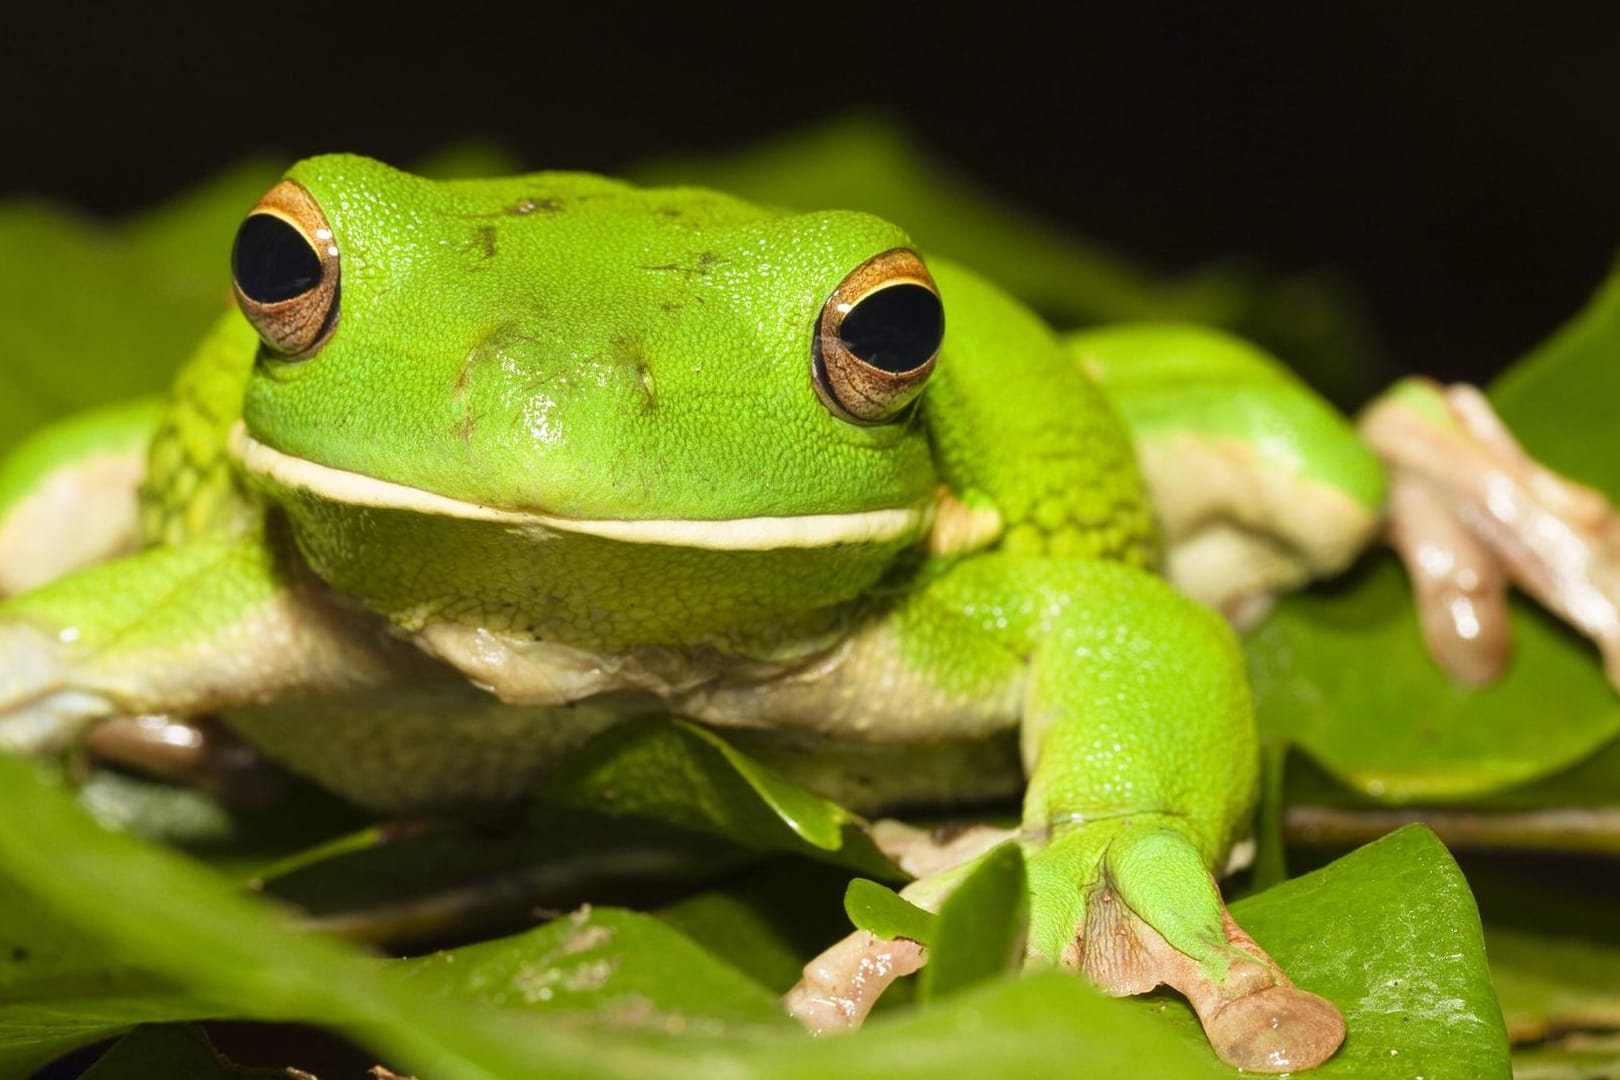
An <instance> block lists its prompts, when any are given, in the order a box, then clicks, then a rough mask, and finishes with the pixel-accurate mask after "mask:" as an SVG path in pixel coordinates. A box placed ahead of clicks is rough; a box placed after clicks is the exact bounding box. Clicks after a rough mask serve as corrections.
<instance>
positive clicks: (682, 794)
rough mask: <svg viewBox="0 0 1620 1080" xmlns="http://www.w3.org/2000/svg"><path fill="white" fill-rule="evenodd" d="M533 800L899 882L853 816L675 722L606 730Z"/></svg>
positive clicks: (714, 736) (693, 728)
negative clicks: (648, 821) (664, 825)
mask: <svg viewBox="0 0 1620 1080" xmlns="http://www.w3.org/2000/svg"><path fill="white" fill-rule="evenodd" d="M542 796H543V797H544V798H546V799H548V800H551V801H553V802H557V803H560V804H563V805H571V806H579V807H588V808H590V809H594V810H598V811H600V812H602V813H607V814H613V815H634V816H640V817H650V818H654V819H657V820H659V821H666V822H671V823H673V824H677V825H682V826H685V827H687V828H691V829H698V830H701V831H704V832H710V833H713V834H715V835H718V836H723V837H725V838H727V839H729V840H732V841H735V842H736V843H739V844H743V845H745V846H747V847H751V848H755V849H757V850H761V851H784V852H792V853H794V854H799V855H808V856H810V857H811V858H816V859H822V860H825V861H828V862H834V863H837V864H838V865H840V866H847V867H850V868H851V869H854V870H859V871H861V872H862V873H865V874H868V875H871V876H873V877H879V878H885V879H887V880H890V881H894V880H904V878H905V876H906V875H905V874H904V873H903V872H902V871H901V870H900V869H899V868H898V867H896V866H895V865H894V864H893V863H891V862H890V861H889V859H888V858H887V857H886V856H885V855H883V853H882V852H880V851H879V850H878V849H877V846H876V845H875V844H874V843H873V842H872V838H871V837H870V836H869V835H868V834H867V832H866V823H865V822H864V821H863V820H861V819H860V818H859V817H857V816H855V815H854V814H852V813H850V812H849V811H848V810H845V809H844V808H843V807H841V806H839V805H838V804H837V803H833V802H829V801H828V800H826V799H823V798H822V797H821V796H819V795H815V794H812V793H811V792H809V791H807V790H805V789H804V788H802V787H800V786H798V785H797V784H795V783H793V782H792V781H791V780H788V779H787V778H786V777H783V776H782V775H780V774H779V773H777V772H775V771H774V770H771V769H768V768H766V767H765V766H763V765H761V764H759V763H758V762H756V761H753V760H752V759H751V758H748V757H746V756H745V755H744V754H742V752H740V751H739V750H737V749H736V748H735V747H733V746H732V745H731V744H730V743H728V742H726V741H725V739H723V738H721V737H720V736H719V735H717V734H715V733H714V732H712V731H709V730H707V729H705V728H700V727H697V726H696V725H694V724H689V723H685V722H682V721H674V720H647V721H632V722H630V723H625V724H619V725H617V726H616V727H612V728H609V729H608V730H607V731H604V732H603V733H602V734H600V735H598V736H597V737H596V738H594V739H592V740H591V741H590V742H589V743H587V744H586V745H585V746H584V747H583V748H581V749H580V750H578V751H576V752H575V753H574V754H573V755H572V756H571V757H569V758H568V760H567V761H565V762H564V763H563V764H562V765H561V766H560V767H559V768H558V769H557V771H556V772H555V773H553V774H552V775H551V776H549V777H547V779H546V783H545V786H544V790H543V791H542Z"/></svg>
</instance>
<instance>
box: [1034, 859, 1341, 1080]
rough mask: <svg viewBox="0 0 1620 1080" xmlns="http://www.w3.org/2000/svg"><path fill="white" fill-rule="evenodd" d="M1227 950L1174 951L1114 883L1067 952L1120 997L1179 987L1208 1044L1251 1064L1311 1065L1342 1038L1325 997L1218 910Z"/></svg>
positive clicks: (1290, 1068) (1266, 1069)
mask: <svg viewBox="0 0 1620 1080" xmlns="http://www.w3.org/2000/svg"><path fill="white" fill-rule="evenodd" d="M1222 924H1223V928H1224V931H1225V939H1226V940H1225V946H1226V948H1225V949H1223V950H1221V952H1222V953H1224V955H1221V956H1219V958H1218V959H1216V960H1214V962H1211V960H1210V959H1209V958H1208V957H1206V958H1205V959H1203V960H1202V961H1200V960H1196V959H1194V958H1193V957H1192V956H1190V955H1188V954H1187V953H1184V952H1182V951H1180V950H1179V949H1177V948H1175V947H1174V946H1173V945H1171V944H1170V943H1169V942H1168V941H1166V940H1165V938H1164V935H1162V934H1160V933H1159V932H1158V931H1157V930H1155V929H1153V927H1151V926H1149V925H1148V924H1147V923H1146V922H1145V921H1144V920H1143V919H1142V918H1141V917H1140V916H1139V915H1137V914H1136V913H1135V912H1134V911H1132V910H1131V909H1130V908H1129V906H1127V905H1126V904H1125V903H1124V902H1122V901H1121V900H1120V899H1119V897H1118V896H1117V895H1116V894H1114V893H1113V892H1112V891H1111V890H1105V891H1103V892H1101V893H1099V894H1097V895H1096V896H1095V897H1094V898H1093V900H1092V902H1091V903H1090V905H1089V907H1088V913H1087V919H1086V928H1085V932H1084V933H1083V934H1082V935H1081V936H1080V937H1079V938H1078V939H1077V940H1076V942H1075V947H1074V952H1073V953H1072V954H1069V955H1066V956H1065V957H1064V960H1065V965H1066V966H1071V965H1072V966H1077V967H1079V968H1080V970H1082V971H1084V972H1085V974H1086V976H1087V977H1088V978H1090V979H1091V981H1092V982H1093V983H1094V984H1096V986H1097V987H1098V988H1099V989H1101V990H1102V991H1103V992H1104V993H1108V994H1113V995H1115V996H1117V997H1124V996H1129V995H1133V994H1145V993H1147V992H1148V991H1150V990H1153V989H1155V988H1157V987H1159V986H1169V987H1171V988H1172V989H1174V990H1176V991H1178V992H1180V993H1181V994H1182V996H1184V997H1185V998H1186V999H1187V1001H1188V1003H1189V1004H1191V1005H1192V1007H1193V1011H1194V1012H1196V1013H1197V1014H1198V1020H1199V1022H1200V1023H1201V1024H1203V1027H1204V1035H1205V1037H1206V1038H1208V1039H1209V1044H1210V1047H1211V1049H1213V1050H1214V1051H1215V1054H1216V1056H1217V1057H1219V1058H1220V1059H1221V1060H1222V1061H1224V1062H1226V1063H1227V1064H1228V1065H1232V1066H1235V1067H1237V1068H1239V1069H1246V1070H1248V1071H1249V1072H1258V1073H1283V1072H1297V1071H1300V1070H1303V1069H1310V1068H1314V1067H1316V1066H1317V1065H1320V1064H1322V1062H1324V1061H1326V1060H1327V1059H1328V1058H1330V1057H1332V1056H1333V1053H1334V1051H1336V1050H1337V1049H1338V1048H1339V1045H1340V1044H1341V1043H1343V1042H1344V1035H1345V1028H1344V1017H1343V1016H1342V1015H1341V1014H1340V1013H1339V1010H1338V1009H1337V1008H1336V1007H1335V1006H1334V1005H1333V1003H1332V1002H1330V1001H1328V1000H1327V999H1326V998H1323V997H1320V996H1319V995H1316V994H1313V993H1311V992H1309V991H1308V990H1301V989H1300V988H1299V987H1297V986H1295V985H1294V984H1293V982H1292V981H1291V980H1290V979H1289V978H1288V976H1287V975H1285V974H1283V971H1282V969H1281V968H1279V967H1278V966H1277V964H1276V963H1275V962H1274V961H1273V960H1272V959H1271V957H1270V956H1268V955H1267V954H1266V952H1265V950H1264V949H1262V948H1260V946H1259V945H1257V944H1255V941H1254V939H1253V938H1251V937H1250V936H1249V935H1248V934H1247V933H1245V932H1244V930H1243V928H1242V927H1240V926H1239V925H1238V924H1237V923H1236V922H1235V921H1233V919H1232V916H1231V915H1230V914H1229V913H1227V912H1226V911H1225V910H1224V906H1223V910H1222Z"/></svg>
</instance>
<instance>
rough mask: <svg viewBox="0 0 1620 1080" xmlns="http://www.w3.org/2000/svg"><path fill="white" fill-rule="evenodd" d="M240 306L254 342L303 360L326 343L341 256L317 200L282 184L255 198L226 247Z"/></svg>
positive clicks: (334, 309)
mask: <svg viewBox="0 0 1620 1080" xmlns="http://www.w3.org/2000/svg"><path fill="white" fill-rule="evenodd" d="M231 280H232V283H233V285H234V287H235V291H236V303H237V306H238V307H240V308H241V309H242V314H244V315H246V316H247V319H248V322H250V323H252V324H253V328H254V329H255V330H257V331H258V332H259V337H260V339H261V340H263V341H264V343H265V344H266V345H268V346H269V347H270V348H271V349H273V350H274V351H276V352H278V353H280V354H281V355H283V356H286V357H289V358H293V359H302V358H304V357H306V356H308V355H310V354H311V353H313V352H314V351H315V350H316V349H318V348H320V347H321V346H322V345H324V344H325V343H326V339H327V338H329V337H331V335H332V331H333V329H335V328H336V326H337V320H338V249H337V244H336V242H335V241H334V240H333V239H332V227H331V225H329V224H328V223H327V220H326V215H325V214H323V213H322V212H321V208H320V206H319V205H317V204H316V202H315V199H314V197H313V196H312V195H310V193H309V192H307V191H305V190H304V188H303V186H302V185H301V184H299V183H298V182H296V181H294V180H283V181H282V182H281V183H279V184H277V185H276V186H275V187H273V188H271V189H270V192H269V194H267V195H266V196H265V197H264V198H262V199H260V200H259V202H258V205H256V206H255V207H254V208H253V209H252V210H251V211H249V212H248V216H247V220H246V221H244V222H242V227H241V228H239V229H237V230H236V244H235V246H234V247H232V248H231Z"/></svg>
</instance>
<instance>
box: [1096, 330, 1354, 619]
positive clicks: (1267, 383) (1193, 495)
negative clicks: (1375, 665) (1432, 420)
mask: <svg viewBox="0 0 1620 1080" xmlns="http://www.w3.org/2000/svg"><path fill="white" fill-rule="evenodd" d="M1065 344H1066V346H1067V347H1068V349H1069V351H1070V354H1071V355H1073V356H1074V357H1075V359H1076V360H1077V361H1078V362H1079V363H1081V364H1082V365H1083V366H1084V367H1085V368H1086V370H1087V371H1088V372H1089V373H1090V374H1092V375H1093V377H1095V378H1096V379H1097V380H1098V381H1099V383H1100V384H1101V385H1102V387H1103V389H1104V390H1105V392H1106V393H1107V395H1108V397H1109V400H1110V401H1112V402H1113V403H1114V405H1115V406H1116V407H1117V408H1118V409H1119V410H1120V413H1121V415H1122V416H1123V417H1124V419H1125V421H1126V424H1127V426H1128V427H1129V428H1130V430H1131V434H1132V437H1133V439H1134V440H1135V442H1136V448H1137V454H1138V456H1139V458H1140V460H1141V463H1142V470H1143V473H1144V476H1145V478H1146V480H1147V483H1148V487H1149V489H1150V491H1151V493H1152V498H1153V504H1154V509H1155V511H1156V512H1157V513H1158V515H1159V519H1160V522H1161V524H1162V525H1163V527H1164V530H1165V534H1166V541H1167V548H1168V552H1167V559H1166V567H1165V569H1166V573H1167V576H1168V577H1169V578H1170V580H1171V581H1172V582H1173V583H1174V584H1175V585H1176V586H1177V588H1179V589H1181V590H1182V591H1183V592H1186V593H1187V594H1188V595H1190V596H1192V597H1194V598H1195V599H1197V600H1199V601H1201V602H1203V603H1206V604H1209V605H1210V606H1212V607H1215V608H1217V609H1219V610H1220V611H1222V612H1223V613H1224V614H1226V615H1227V616H1228V617H1232V618H1237V619H1241V618H1242V617H1243V616H1244V615H1245V614H1246V613H1249V612H1254V611H1256V610H1258V609H1261V608H1263V605H1264V602H1265V601H1266V600H1267V599H1268V598H1269V597H1270V595H1271V594H1273V593H1275V592H1277V591H1279V590H1283V589H1289V588H1294V587H1297V586H1299V585H1301V584H1304V583H1305V582H1306V581H1308V580H1310V579H1311V578H1314V577H1321V576H1325V575H1328V574H1332V573H1335V572H1337V571H1338V570H1340V569H1342V568H1343V567H1344V566H1345V565H1346V564H1348V563H1349V562H1350V560H1351V559H1353V558H1354V557H1355V555H1356V553H1357V552H1359V551H1360V550H1361V549H1362V548H1363V547H1364V546H1365V545H1366V544H1367V543H1368V542H1369V541H1370V540H1371V538H1372V536H1373V533H1374V531H1375V530H1376V529H1377V526H1378V522H1379V512H1380V507H1381V505H1382V501H1383V497H1384V477H1383V470H1382V468H1381V467H1380V466H1379V464H1378V461H1377V459H1376V458H1375V457H1374V456H1373V455H1372V454H1371V453H1369V452H1368V451H1367V450H1366V449H1365V448H1364V447H1363V446H1362V445H1361V442H1360V440H1359V439H1357V437H1356V435H1355V432H1354V431H1353V430H1352V429H1351V427H1350V425H1349V424H1348V423H1347V422H1346V421H1345V420H1344V419H1343V418H1342V417H1341V416H1339V415H1338V414H1337V413H1336V412H1335V411H1334V410H1333V408H1332V407H1331V406H1329V405H1328V404H1327V403H1326V402H1325V401H1323V400H1321V399H1320V398H1319V397H1317V396H1316V395H1315V394H1314V393H1312V392H1311V390H1310V389H1309V388H1308V387H1306V386H1305V385H1304V384H1303V383H1301V382H1300V381H1299V380H1298V379H1296V378H1294V377H1293V375H1292V374H1291V373H1289V372H1288V371H1287V370H1286V369H1284V368H1283V367H1282V365H1280V364H1278V363H1277V362H1276V361H1275V360H1273V359H1272V358H1271V357H1269V356H1267V355H1266V354H1264V353H1263V352H1261V351H1260V350H1258V349H1256V348H1254V347H1253V346H1251V345H1249V344H1247V343H1246V342H1243V341H1240V340H1238V339H1236V338H1233V337H1231V336H1229V335H1226V334H1223V333H1220V332H1219V331H1215V330H1210V329H1207V328H1204V327H1194V326H1176V325H1151V326H1149V325H1144V326H1121V327H1110V328H1107V329H1103V330H1096V331H1089V332H1086V333H1082V334H1075V335H1072V336H1070V337H1069V338H1068V339H1066V342H1065Z"/></svg>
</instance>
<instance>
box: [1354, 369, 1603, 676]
mask: <svg viewBox="0 0 1620 1080" xmlns="http://www.w3.org/2000/svg"><path fill="white" fill-rule="evenodd" d="M1361 431H1362V435H1363V437H1364V438H1365V439H1366V441H1367V443H1368V445H1369V446H1371V447H1372V448H1373V450H1374V451H1375V452H1377V453H1378V454H1379V456H1380V457H1382V458H1383V459H1384V460H1385V462H1386V463H1387V464H1388V465H1389V467H1390V471H1391V474H1392V481H1393V483H1392V489H1391V503H1390V524H1389V535H1390V540H1391V543H1392V544H1393V545H1394V546H1395V548H1396V549H1397V550H1398V551H1399V552H1400V554H1401V557H1402V559H1403V560H1404V561H1405V563H1406V565H1407V569H1408V572H1409V573H1410V574H1411V577H1412V580H1413V582H1414V587H1415V591H1416V593H1417V597H1418V604H1419V609H1420V612H1421V614H1422V623H1423V629H1424V637H1425V640H1426V642H1427V643H1428V646H1429V651H1430V652H1431V653H1432V654H1433V655H1434V657H1435V659H1436V660H1437V661H1438V662H1439V663H1440V664H1441V666H1442V667H1444V668H1445V669H1446V670H1447V671H1448V672H1450V673H1451V674H1452V675H1453V676H1454V677H1456V678H1458V679H1460V680H1462V681H1466V682H1471V683H1478V682H1483V681H1487V680H1488V679H1490V678H1491V677H1493V676H1494V675H1495V674H1497V673H1498V672H1499V671H1500V670H1501V668H1502V665H1503V664H1504V663H1505V662H1506V659H1507V653H1508V629H1507V606H1506V603H1505V600H1504V592H1505V588H1504V584H1503V581H1504V579H1506V580H1511V581H1512V582H1513V584H1515V585H1517V586H1518V587H1519V588H1521V589H1523V590H1524V591H1525V592H1527V593H1529V594H1530V595H1531V596H1533V597H1535V598H1536V599H1537V600H1538V601H1540V602H1541V603H1542V604H1543V605H1544V606H1545V607H1547V608H1548V609H1549V610H1551V611H1553V612H1554V613H1555V614H1557V615H1558V616H1559V617H1560V618H1562V619H1563V620H1564V621H1565V622H1567V623H1569V624H1570V625H1571V626H1573V627H1575V628H1576V629H1577V630H1579V631H1580V632H1581V633H1583V634H1585V635H1586V636H1587V637H1588V638H1590V639H1592V641H1594V642H1595V643H1596V644H1597V646H1598V648H1599V650H1600V651H1601V652H1602V654H1603V661H1604V668H1605V670H1606V671H1607V673H1608V676H1609V681H1610V683H1612V684H1614V685H1615V686H1616V687H1617V688H1620V517H1617V516H1616V513H1615V511H1614V508H1613V507H1612V506H1610V504H1609V503H1608V501H1607V500H1606V499H1605V498H1604V497H1603V496H1602V495H1601V494H1600V493H1599V492H1596V491H1594V490H1592V489H1591V488H1588V487H1584V486H1582V485H1580V484H1577V483H1575V482H1574V481H1571V480H1569V479H1567V478H1565V477H1563V476H1560V475H1558V474H1557V473H1554V472H1552V471H1550V470H1548V469H1546V468H1545V467H1543V466H1542V465H1540V464H1538V463H1537V462H1536V461H1535V460H1533V459H1532V458H1530V457H1529V456H1528V455H1527V454H1526V453H1525V452H1524V450H1523V449H1522V448H1521V447H1520V446H1519V444H1518V443H1517V442H1516V441H1515V440H1514V438H1513V436H1512V434H1511V433H1509V431H1508V430H1507V428H1506V427H1505V426H1504V425H1503V424H1502V422H1501V420H1500V419H1498V418H1497V416H1496V414H1495V413H1494V412H1493V411H1492V410H1491V407H1490V404H1489V403H1488V402H1487V401H1486V400H1485V397H1484V395H1483V394H1481V393H1480V392H1479V391H1478V390H1476V389H1474V388H1473V387H1471V386H1465V385H1457V386H1451V387H1446V388H1441V387H1440V386H1438V385H1436V384H1434V383H1432V382H1428V381H1426V380H1416V379H1413V380H1407V381H1406V382H1403V383H1401V384H1399V385H1398V386H1396V387H1395V388H1394V389H1393V390H1391V391H1390V393H1388V394H1387V395H1385V397H1383V398H1382V399H1380V400H1379V401H1378V402H1377V403H1375V404H1374V405H1373V406H1372V407H1371V408H1370V409H1369V410H1368V411H1367V413H1366V415H1365V416H1364V417H1363V418H1362V421H1361Z"/></svg>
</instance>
